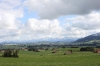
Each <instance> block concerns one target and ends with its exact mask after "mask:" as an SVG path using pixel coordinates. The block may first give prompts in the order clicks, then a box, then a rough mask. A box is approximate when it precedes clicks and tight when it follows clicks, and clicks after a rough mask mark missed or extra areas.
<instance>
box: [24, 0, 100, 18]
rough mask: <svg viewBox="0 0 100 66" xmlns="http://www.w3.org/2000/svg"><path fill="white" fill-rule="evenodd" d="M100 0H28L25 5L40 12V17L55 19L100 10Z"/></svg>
mask: <svg viewBox="0 0 100 66" xmlns="http://www.w3.org/2000/svg"><path fill="white" fill-rule="evenodd" d="M99 2H100V0H74V1H73V0H26V1H25V2H24V5H25V6H27V7H28V9H29V10H31V11H36V12H38V15H39V16H40V18H43V19H55V18H57V17H59V16H63V15H70V14H71V15H73V14H74V15H75V14H88V13H90V12H92V11H93V10H97V11H98V10H100V7H99V6H100V4H99Z"/></svg>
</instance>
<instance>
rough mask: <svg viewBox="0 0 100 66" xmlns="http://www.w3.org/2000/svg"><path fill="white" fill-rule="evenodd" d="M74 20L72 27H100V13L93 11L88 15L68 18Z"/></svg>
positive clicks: (91, 28) (87, 28) (85, 28)
mask: <svg viewBox="0 0 100 66" xmlns="http://www.w3.org/2000/svg"><path fill="white" fill-rule="evenodd" d="M67 20H68V21H70V22H72V23H71V26H72V27H77V28H80V29H83V30H95V29H99V28H100V13H98V12H92V13H90V14H88V15H84V16H77V17H74V18H69V19H67Z"/></svg>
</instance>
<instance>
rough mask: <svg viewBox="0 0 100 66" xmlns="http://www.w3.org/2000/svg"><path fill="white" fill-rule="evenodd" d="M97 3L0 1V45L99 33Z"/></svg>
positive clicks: (91, 0) (75, 0) (86, 0)
mask: <svg viewBox="0 0 100 66" xmlns="http://www.w3.org/2000/svg"><path fill="white" fill-rule="evenodd" d="M99 3H100V0H0V43H1V42H12V41H16V42H26V41H36V40H49V39H55V40H56V39H66V38H67V39H69V38H70V39H71V38H74V39H75V38H82V37H85V36H88V35H91V34H95V33H98V32H100V4H99Z"/></svg>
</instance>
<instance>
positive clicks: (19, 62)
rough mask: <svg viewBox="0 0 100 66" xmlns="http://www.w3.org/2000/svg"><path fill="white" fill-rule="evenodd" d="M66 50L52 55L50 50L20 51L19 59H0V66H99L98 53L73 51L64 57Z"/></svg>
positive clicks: (99, 56) (99, 58) (0, 53)
mask: <svg viewBox="0 0 100 66" xmlns="http://www.w3.org/2000/svg"><path fill="white" fill-rule="evenodd" d="M67 50H68V49H66V48H63V49H62V48H60V49H58V51H57V52H56V53H52V51H51V50H47V51H45V50H40V52H33V51H22V50H20V51H19V53H18V55H19V58H11V57H6V58H5V57H0V66H100V54H98V53H93V52H79V51H75V52H73V53H72V54H67V55H64V52H66V51H67ZM72 50H77V49H72ZM0 56H2V52H0Z"/></svg>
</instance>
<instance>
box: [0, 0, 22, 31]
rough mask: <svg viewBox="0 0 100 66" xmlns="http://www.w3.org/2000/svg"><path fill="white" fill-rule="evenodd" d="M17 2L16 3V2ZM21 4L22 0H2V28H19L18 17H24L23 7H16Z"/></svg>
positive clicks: (0, 9) (0, 24)
mask: <svg viewBox="0 0 100 66" xmlns="http://www.w3.org/2000/svg"><path fill="white" fill-rule="evenodd" d="M15 2H16V4H14V3H15ZM18 5H20V0H17V1H12V0H1V2H0V29H16V28H18V26H17V22H19V21H18V20H17V19H18V18H20V17H23V11H22V9H21V8H20V7H19V8H15V7H17V6H18Z"/></svg>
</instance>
